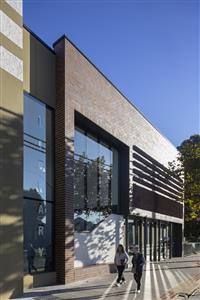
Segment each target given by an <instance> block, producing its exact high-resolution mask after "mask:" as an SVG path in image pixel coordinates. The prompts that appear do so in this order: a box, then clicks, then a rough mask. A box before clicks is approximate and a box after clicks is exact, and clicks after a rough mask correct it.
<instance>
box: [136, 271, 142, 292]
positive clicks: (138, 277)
mask: <svg viewBox="0 0 200 300" xmlns="http://www.w3.org/2000/svg"><path fill="white" fill-rule="evenodd" d="M141 278H142V272H138V273H137V290H138V291H139V290H140V287H141Z"/></svg>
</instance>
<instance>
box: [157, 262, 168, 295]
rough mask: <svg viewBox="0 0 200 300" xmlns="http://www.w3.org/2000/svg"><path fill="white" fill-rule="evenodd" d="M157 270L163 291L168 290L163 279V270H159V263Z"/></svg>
mask: <svg viewBox="0 0 200 300" xmlns="http://www.w3.org/2000/svg"><path fill="white" fill-rule="evenodd" d="M158 272H159V273H160V278H161V282H162V285H163V288H164V291H167V290H168V287H167V284H166V281H165V277H164V275H163V272H162V270H161V267H160V265H158Z"/></svg>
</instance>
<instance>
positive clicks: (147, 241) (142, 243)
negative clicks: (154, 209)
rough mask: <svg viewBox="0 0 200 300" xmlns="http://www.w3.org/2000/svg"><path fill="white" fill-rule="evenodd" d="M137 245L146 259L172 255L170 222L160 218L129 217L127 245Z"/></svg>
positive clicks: (157, 258) (159, 258)
mask: <svg viewBox="0 0 200 300" xmlns="http://www.w3.org/2000/svg"><path fill="white" fill-rule="evenodd" d="M135 244H137V245H139V247H140V249H141V251H142V253H143V254H144V256H145V259H146V260H147V261H159V260H163V259H166V258H171V257H172V244H173V239H172V223H170V222H164V221H161V220H154V219H147V218H139V217H137V218H136V217H135V216H134V217H129V218H128V222H127V245H128V248H130V246H131V245H135Z"/></svg>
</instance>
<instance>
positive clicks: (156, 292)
mask: <svg viewBox="0 0 200 300" xmlns="http://www.w3.org/2000/svg"><path fill="white" fill-rule="evenodd" d="M152 274H153V278H154V280H153V281H154V286H155V294H156V299H157V298H158V299H159V296H160V292H159V287H158V280H157V278H156V271H155V265H154V264H152Z"/></svg>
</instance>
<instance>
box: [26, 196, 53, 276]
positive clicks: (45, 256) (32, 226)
mask: <svg viewBox="0 0 200 300" xmlns="http://www.w3.org/2000/svg"><path fill="white" fill-rule="evenodd" d="M24 256H25V257H24V271H25V272H29V273H31V272H32V271H50V270H52V268H53V260H52V204H51V203H47V202H46V201H33V200H28V199H24ZM31 257H32V258H31ZM34 267H35V268H34Z"/></svg>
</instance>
